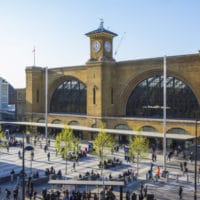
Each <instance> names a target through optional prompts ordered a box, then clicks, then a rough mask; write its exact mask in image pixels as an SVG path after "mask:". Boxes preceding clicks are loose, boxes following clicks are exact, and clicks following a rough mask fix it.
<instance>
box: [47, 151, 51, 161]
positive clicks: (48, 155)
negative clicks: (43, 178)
mask: <svg viewBox="0 0 200 200" xmlns="http://www.w3.org/2000/svg"><path fill="white" fill-rule="evenodd" d="M47 158H48V161H50V152H48V154H47Z"/></svg>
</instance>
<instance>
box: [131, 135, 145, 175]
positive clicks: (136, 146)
mask: <svg viewBox="0 0 200 200" xmlns="http://www.w3.org/2000/svg"><path fill="white" fill-rule="evenodd" d="M148 150H149V142H148V140H147V138H145V137H143V136H141V135H139V134H138V135H136V136H135V137H134V138H133V139H132V140H131V141H130V143H129V152H128V156H129V157H130V158H136V162H137V174H139V161H140V159H141V158H144V157H146V156H147V153H148Z"/></svg>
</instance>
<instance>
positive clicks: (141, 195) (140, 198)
mask: <svg viewBox="0 0 200 200" xmlns="http://www.w3.org/2000/svg"><path fill="white" fill-rule="evenodd" d="M143 199H144V195H143V193H142V191H140V194H139V200H143Z"/></svg>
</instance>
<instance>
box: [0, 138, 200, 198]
mask: <svg viewBox="0 0 200 200" xmlns="http://www.w3.org/2000/svg"><path fill="white" fill-rule="evenodd" d="M53 143H54V141H53V140H51V143H50V147H49V149H48V151H47V152H46V153H45V151H44V149H43V147H44V145H45V140H43V141H42V148H41V146H40V143H39V142H38V143H37V145H36V146H35V149H34V160H33V161H31V154H30V152H28V151H27V152H25V170H26V174H27V175H29V174H30V173H31V172H32V173H34V172H36V171H37V170H38V171H39V175H40V177H41V176H44V172H45V170H46V168H50V167H51V166H53V167H54V169H55V171H56V172H57V171H58V170H61V171H62V174H63V179H78V177H79V174H85V173H86V172H91V171H92V170H93V172H94V173H99V174H100V173H101V171H100V169H99V167H98V163H99V160H98V158H97V157H96V156H94V155H91V154H88V155H87V157H86V158H82V159H80V160H79V163H78V164H77V165H76V168H75V170H74V168H73V162H72V161H68V163H67V171H68V174H67V175H65V166H66V162H65V161H64V160H63V159H62V158H61V157H60V156H59V155H56V151H55V148H54V144H53ZM86 147H88V146H87V143H86V142H85V143H83V144H82V145H81V148H82V149H85V148H86ZM19 150H20V151H21V148H20V147H10V149H9V151H7V149H1V152H0V177H5V176H9V175H10V172H11V170H13V169H14V170H15V173H19V172H20V171H21V169H22V159H20V158H19V156H18V152H19ZM48 152H50V161H48V157H47V153H48ZM107 157H108V158H111V159H113V157H115V158H116V159H119V160H121V161H122V165H119V166H116V167H113V168H109V169H105V170H104V180H105V181H106V180H107V179H108V178H109V175H110V174H111V175H112V177H113V178H117V177H118V176H119V174H123V172H125V171H127V170H133V171H134V172H136V163H128V162H127V161H125V160H124V150H123V149H119V152H116V153H114V154H112V153H111V152H107ZM180 162H182V161H181V160H179V159H178V158H172V160H171V161H168V162H167V170H168V171H169V172H170V176H169V179H168V180H167V179H166V178H163V177H162V178H160V179H158V181H156V180H154V181H146V173H147V171H148V170H149V168H150V164H151V155H149V158H146V159H144V160H142V161H141V164H140V171H139V177H138V179H137V181H127V183H126V185H125V188H124V192H126V191H130V192H133V191H134V192H136V193H137V194H138V193H139V190H140V187H141V183H143V184H145V185H147V188H148V193H150V194H154V197H155V198H156V199H157V200H158V199H160V200H161V199H163V200H171V199H174V200H175V199H179V196H178V189H179V186H180V185H181V186H182V187H183V199H186V200H190V199H194V198H193V193H194V173H193V170H194V163H188V169H189V172H188V176H187V175H186V174H185V175H183V173H182V172H181V171H180ZM157 166H162V155H159V154H158V155H157V161H156V162H155V164H154V169H155V170H156V168H157ZM177 177H178V178H177ZM16 182H17V180H16V179H15V180H14V182H13V183H12V182H10V181H6V182H4V183H1V194H0V200H3V199H4V198H5V192H4V190H5V188H9V189H10V190H11V191H12V189H13V187H14V185H16ZM35 187H36V190H37V192H38V197H37V199H40V195H39V194H40V193H41V190H42V189H43V188H44V187H46V188H51V186H49V185H48V184H42V185H35ZM82 189H85V188H82ZM94 190H97V188H94ZM197 191H198V192H199V191H200V183H199V180H198V183H197ZM19 193H21V188H20V190H19ZM11 199H12V198H11ZM117 199H118V197H117ZM124 199H125V195H124ZM197 199H200V192H199V193H198V198H197Z"/></svg>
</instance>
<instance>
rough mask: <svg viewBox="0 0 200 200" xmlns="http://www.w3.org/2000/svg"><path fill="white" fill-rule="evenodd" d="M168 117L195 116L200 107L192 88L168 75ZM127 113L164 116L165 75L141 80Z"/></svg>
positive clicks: (133, 93) (131, 96)
mask: <svg viewBox="0 0 200 200" xmlns="http://www.w3.org/2000/svg"><path fill="white" fill-rule="evenodd" d="M166 86H167V95H166V96H167V108H166V110H167V118H194V117H196V116H195V115H196V111H197V110H198V109H199V106H198V102H197V99H196V97H195V95H194V93H193V92H192V90H191V89H190V88H189V87H188V86H187V85H186V84H185V83H183V82H182V81H181V80H178V79H177V78H175V77H171V76H169V77H167V83H166ZM126 115H127V116H133V117H154V118H162V117H163V76H154V77H150V78H147V79H145V80H143V81H142V82H140V83H139V84H138V85H137V86H136V87H135V89H134V90H133V91H132V93H131V95H130V97H129V99H128V102H127V106H126Z"/></svg>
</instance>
